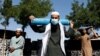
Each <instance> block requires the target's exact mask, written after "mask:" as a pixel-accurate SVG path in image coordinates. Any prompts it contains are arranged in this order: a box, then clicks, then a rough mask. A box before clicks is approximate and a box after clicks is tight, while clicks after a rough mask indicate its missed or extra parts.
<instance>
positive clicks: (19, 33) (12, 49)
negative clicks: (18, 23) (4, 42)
mask: <svg viewBox="0 0 100 56" xmlns="http://www.w3.org/2000/svg"><path fill="white" fill-rule="evenodd" d="M20 35H21V31H19V30H17V31H16V37H17V38H18V37H19V36H20ZM14 50H15V48H14V47H10V48H9V51H10V53H12V52H13V51H14Z"/></svg>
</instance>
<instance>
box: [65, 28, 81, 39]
mask: <svg viewBox="0 0 100 56" xmlns="http://www.w3.org/2000/svg"><path fill="white" fill-rule="evenodd" d="M65 36H66V37H70V39H76V38H78V37H80V36H81V34H80V32H79V31H75V30H74V29H73V28H70V27H69V30H68V31H65Z"/></svg>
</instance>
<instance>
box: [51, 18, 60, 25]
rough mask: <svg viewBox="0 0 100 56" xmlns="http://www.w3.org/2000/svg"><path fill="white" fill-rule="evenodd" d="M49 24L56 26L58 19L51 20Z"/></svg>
mask: <svg viewBox="0 0 100 56" xmlns="http://www.w3.org/2000/svg"><path fill="white" fill-rule="evenodd" d="M51 23H52V24H53V25H57V24H58V23H59V20H58V19H51Z"/></svg>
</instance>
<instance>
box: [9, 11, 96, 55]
mask: <svg viewBox="0 0 100 56" xmlns="http://www.w3.org/2000/svg"><path fill="white" fill-rule="evenodd" d="M33 20H35V16H34V15H32V14H31V15H29V22H30V23H29V25H30V26H31V28H32V29H33V31H34V32H38V33H41V34H43V39H42V47H41V51H40V55H38V56H66V52H65V45H64V40H65V37H67V38H70V40H81V53H82V55H81V56H92V46H91V40H90V39H92V38H98V35H97V34H96V33H95V32H94V30H93V27H92V26H89V27H80V28H78V29H74V21H73V20H70V27H69V29H68V30H67V31H66V30H65V29H66V27H65V26H64V25H62V23H61V22H60V21H59V20H60V14H59V12H57V11H54V12H51V18H50V23H49V24H47V25H36V24H32V22H33ZM21 32H22V30H21V29H17V30H16V36H14V37H12V39H11V41H10V46H9V56H23V49H24V43H25V40H24V38H23V36H21ZM40 37H41V36H40ZM41 38H42V37H41Z"/></svg>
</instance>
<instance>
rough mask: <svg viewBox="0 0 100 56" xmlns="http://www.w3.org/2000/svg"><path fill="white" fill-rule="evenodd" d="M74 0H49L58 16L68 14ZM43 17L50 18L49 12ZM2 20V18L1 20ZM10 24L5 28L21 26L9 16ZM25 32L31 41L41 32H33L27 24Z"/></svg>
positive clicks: (80, 0) (84, 1) (14, 3)
mask: <svg viewBox="0 0 100 56" xmlns="http://www.w3.org/2000/svg"><path fill="white" fill-rule="evenodd" d="M73 1H74V0H51V3H52V4H53V6H52V8H53V9H54V10H55V11H58V12H59V13H60V15H61V16H60V18H65V17H66V15H69V14H70V12H71V11H72V10H71V8H72V3H73ZM77 1H79V3H80V4H81V3H85V6H86V4H87V0H77ZM19 2H20V0H13V5H17V4H19ZM45 18H50V14H48V16H47V17H45ZM1 21H3V20H1ZM9 22H10V24H9V25H8V26H7V30H13V31H15V30H16V28H20V27H22V25H20V24H17V23H16V22H15V21H14V19H13V18H11V19H10V20H9ZM0 29H4V26H2V25H0ZM25 32H26V33H27V34H26V38H31V40H32V41H36V40H38V39H41V37H40V36H42V34H39V33H35V32H34V31H33V30H32V29H31V27H30V26H27V27H26V29H25Z"/></svg>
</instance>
